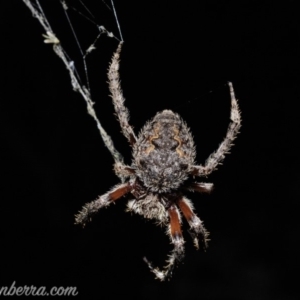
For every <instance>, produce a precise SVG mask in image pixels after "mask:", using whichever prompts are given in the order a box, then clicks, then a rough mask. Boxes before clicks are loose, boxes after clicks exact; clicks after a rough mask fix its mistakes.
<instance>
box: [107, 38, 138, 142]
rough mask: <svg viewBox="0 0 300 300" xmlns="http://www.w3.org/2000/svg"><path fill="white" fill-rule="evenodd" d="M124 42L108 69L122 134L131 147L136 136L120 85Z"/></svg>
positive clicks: (120, 44) (110, 86) (110, 87)
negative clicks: (121, 54) (121, 55)
mask: <svg viewBox="0 0 300 300" xmlns="http://www.w3.org/2000/svg"><path fill="white" fill-rule="evenodd" d="M122 44H123V42H120V43H119V46H118V48H117V50H116V52H115V53H114V55H113V57H112V61H111V64H110V66H109V69H108V74H107V75H108V80H109V82H108V83H109V90H110V93H111V97H112V101H113V104H114V108H115V112H116V114H117V118H118V121H119V123H120V125H121V129H122V133H123V134H124V136H125V137H126V138H127V139H128V141H129V143H130V145H131V146H133V145H134V144H135V142H136V136H135V133H134V131H133V129H132V127H131V126H130V124H129V110H128V108H127V107H126V106H125V105H124V101H125V98H124V96H123V92H122V89H121V83H120V75H119V68H120V53H121V49H122Z"/></svg>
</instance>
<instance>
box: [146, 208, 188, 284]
mask: <svg viewBox="0 0 300 300" xmlns="http://www.w3.org/2000/svg"><path fill="white" fill-rule="evenodd" d="M168 214H169V220H170V224H169V228H168V233H169V235H170V239H171V243H172V244H173V245H174V249H173V251H172V252H171V254H170V255H169V258H168V260H167V265H166V266H165V267H164V269H163V270H160V269H158V268H154V267H153V266H152V263H151V262H149V261H148V260H147V258H145V257H144V261H145V262H146V263H147V264H148V266H149V268H150V270H151V271H152V272H153V273H154V274H155V276H156V278H158V279H160V280H161V281H164V280H166V279H169V278H170V277H171V276H172V272H173V270H174V267H175V266H176V265H177V264H178V263H179V262H180V261H181V260H182V259H183V257H184V240H183V237H182V232H181V225H180V223H181V220H180V214H179V211H178V208H177V207H176V205H174V204H173V205H172V206H171V207H170V208H169V209H168Z"/></svg>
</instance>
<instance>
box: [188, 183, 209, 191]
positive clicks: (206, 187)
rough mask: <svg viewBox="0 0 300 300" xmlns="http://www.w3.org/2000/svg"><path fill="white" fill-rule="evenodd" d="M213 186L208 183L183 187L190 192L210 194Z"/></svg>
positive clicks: (190, 184)
mask: <svg viewBox="0 0 300 300" xmlns="http://www.w3.org/2000/svg"><path fill="white" fill-rule="evenodd" d="M213 187H214V184H213V183H208V182H192V183H189V184H187V185H186V186H184V188H185V189H186V190H188V191H190V192H194V191H195V192H199V193H210V192H211V191H212V190H213Z"/></svg>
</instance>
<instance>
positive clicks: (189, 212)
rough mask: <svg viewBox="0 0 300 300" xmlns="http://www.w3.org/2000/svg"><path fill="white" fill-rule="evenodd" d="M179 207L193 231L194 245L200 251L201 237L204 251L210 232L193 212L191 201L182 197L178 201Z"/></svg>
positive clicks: (191, 231)
mask: <svg viewBox="0 0 300 300" xmlns="http://www.w3.org/2000/svg"><path fill="white" fill-rule="evenodd" d="M177 205H178V207H179V208H180V210H181V211H182V213H183V215H184V217H185V219H186V220H187V222H188V223H189V225H190V227H191V229H190V231H189V232H190V234H191V236H192V238H193V240H194V245H195V247H196V248H197V249H199V237H200V244H201V247H202V249H203V250H206V248H207V242H208V241H209V240H208V236H209V232H208V231H206V229H205V227H204V225H203V222H202V221H201V220H200V219H199V217H197V215H196V214H195V213H194V212H193V205H192V203H191V201H190V200H188V199H187V198H185V197H182V198H180V199H178V200H177Z"/></svg>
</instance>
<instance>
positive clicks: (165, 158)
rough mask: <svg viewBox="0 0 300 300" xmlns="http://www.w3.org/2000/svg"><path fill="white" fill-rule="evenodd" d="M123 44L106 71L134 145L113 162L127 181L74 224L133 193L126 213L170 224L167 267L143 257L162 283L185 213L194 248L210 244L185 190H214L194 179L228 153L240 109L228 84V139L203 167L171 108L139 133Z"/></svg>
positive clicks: (176, 256)
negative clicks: (124, 84) (128, 97)
mask: <svg viewBox="0 0 300 300" xmlns="http://www.w3.org/2000/svg"><path fill="white" fill-rule="evenodd" d="M121 46H122V43H120V44H119V46H118V48H117V50H116V52H115V53H114V55H113V57H112V61H111V64H110V66H109V69H108V79H109V90H110V93H111V97H112V101H113V104H114V109H115V112H116V115H117V118H118V121H119V122H120V125H121V129H122V132H123V134H124V136H125V137H126V138H127V139H128V141H129V144H130V145H131V147H132V148H133V151H132V152H133V160H132V164H131V165H130V166H129V165H125V164H123V162H117V163H115V165H114V171H115V173H116V175H118V176H119V177H121V178H123V182H122V183H120V184H117V185H116V186H114V187H113V188H112V189H111V190H110V191H108V192H107V193H106V194H104V195H101V196H99V197H98V198H97V199H96V200H95V201H92V202H90V203H87V204H85V205H84V207H83V208H82V210H81V211H80V212H79V213H78V214H77V215H76V224H82V225H83V226H84V225H85V224H86V223H87V222H88V221H90V219H91V217H92V216H93V215H94V214H95V213H97V212H98V211H99V209H101V208H103V207H107V206H109V205H110V204H111V203H113V202H115V201H117V200H118V199H120V198H121V197H122V196H124V195H126V194H131V198H130V200H129V202H128V205H127V210H128V211H130V212H135V213H137V214H139V215H142V216H143V217H144V218H147V219H154V220H156V221H157V223H159V224H161V225H163V226H165V227H166V228H167V234H168V235H169V237H170V240H171V244H172V245H173V250H172V252H171V253H170V255H169V258H168V260H167V265H166V266H165V267H164V268H163V269H159V268H155V267H153V265H152V263H151V262H149V261H148V259H147V258H144V261H145V262H146V263H147V264H148V267H149V268H150V270H151V271H152V272H153V273H154V274H155V276H156V278H158V279H160V280H161V281H164V280H166V279H169V278H170V277H171V275H172V272H173V270H174V267H175V266H177V264H178V263H179V262H180V261H182V259H183V257H184V243H185V242H184V239H183V235H182V230H181V214H182V215H183V217H184V219H185V220H186V221H187V222H188V224H189V226H190V230H189V232H190V234H191V237H192V239H193V241H194V245H195V247H196V248H197V249H198V248H199V247H201V248H202V249H203V250H205V249H206V248H207V242H208V235H209V233H208V231H207V230H206V229H205V227H204V225H203V222H202V221H201V220H200V219H199V217H197V215H196V214H195V213H194V208H193V205H192V202H191V201H190V200H189V199H187V198H186V196H185V195H184V191H196V192H200V193H209V192H211V191H212V188H213V184H212V183H206V182H198V181H195V177H207V176H208V175H209V174H211V173H212V172H213V171H214V170H216V168H217V165H218V164H220V163H221V162H222V160H223V159H224V155H225V154H226V153H228V152H229V150H230V148H231V146H232V142H233V140H234V139H235V138H236V136H237V134H238V132H239V129H240V126H241V118H240V112H239V108H238V104H237V100H236V98H235V94H234V90H233V86H232V83H231V82H229V83H228V86H229V91H230V96H231V116H230V119H231V122H230V124H229V127H228V131H227V134H226V137H225V139H224V140H223V142H222V143H221V144H220V145H219V148H218V149H217V150H216V151H215V152H213V153H212V154H211V155H210V156H209V157H208V159H207V160H206V162H205V164H204V165H197V164H196V163H195V156H196V151H195V146H194V141H193V137H192V135H191V133H190V130H189V128H188V127H187V125H186V123H185V122H184V121H183V120H182V119H181V117H180V116H179V115H178V114H176V113H174V112H173V111H171V110H163V111H161V112H159V113H157V114H156V115H155V116H154V118H153V119H152V120H150V121H148V122H147V123H146V124H145V125H144V127H143V128H142V130H141V131H140V133H139V135H138V136H136V135H135V133H134V131H133V129H132V127H131V126H130V125H129V111H128V109H127V108H126V107H125V106H124V100H125V99H124V97H123V93H122V90H121V87H120V79H119V71H118V70H119V58H120V52H121Z"/></svg>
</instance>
